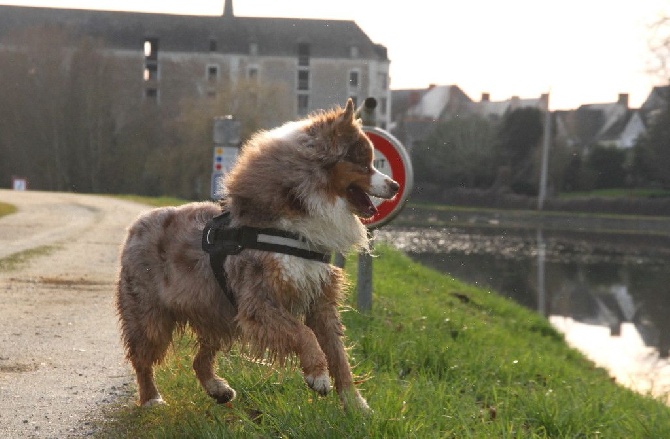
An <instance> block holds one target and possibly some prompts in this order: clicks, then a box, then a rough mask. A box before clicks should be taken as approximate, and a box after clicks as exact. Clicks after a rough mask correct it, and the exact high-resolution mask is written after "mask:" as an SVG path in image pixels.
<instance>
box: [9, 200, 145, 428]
mask: <svg viewBox="0 0 670 439" xmlns="http://www.w3.org/2000/svg"><path fill="white" fill-rule="evenodd" d="M0 201H3V202H6V203H10V204H14V205H15V206H17V207H18V208H19V211H18V212H17V213H15V214H13V215H8V216H5V217H2V218H0V259H3V258H7V257H8V256H9V257H10V256H11V255H12V254H15V253H17V252H21V251H25V250H29V249H39V248H40V247H42V246H50V247H49V250H48V251H46V252H41V254H40V252H37V253H38V254H37V255H36V256H32V257H30V258H29V259H28V260H27V261H26V262H24V263H21V264H19V265H18V266H16V267H14V268H10V269H6V268H5V269H3V268H1V267H0V437H2V438H26V437H40V438H43V437H46V438H63V437H81V436H86V435H90V434H92V433H94V432H95V429H96V423H95V422H91V421H94V420H95V419H96V414H97V413H100V411H101V409H102V406H104V405H105V404H109V403H112V402H115V401H117V400H118V399H119V398H129V397H132V396H131V395H132V393H133V389H134V386H133V385H132V384H131V383H132V377H131V375H130V368H129V366H128V365H127V364H126V363H125V362H124V361H123V352H122V348H121V344H120V341H119V335H118V327H117V319H116V315H115V313H114V306H113V292H114V282H115V275H116V270H117V258H118V249H119V245H120V244H121V241H122V240H123V237H124V231H125V228H126V227H127V226H128V224H130V222H131V221H132V220H133V219H134V218H135V217H136V216H137V215H138V214H139V213H140V212H141V211H143V210H146V209H147V207H146V206H142V205H139V204H135V203H131V202H126V201H121V200H117V199H114V198H107V197H96V196H88V195H77V194H64V193H53V192H12V191H7V190H0Z"/></svg>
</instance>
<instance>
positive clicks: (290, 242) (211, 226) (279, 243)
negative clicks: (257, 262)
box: [202, 211, 330, 309]
mask: <svg viewBox="0 0 670 439" xmlns="http://www.w3.org/2000/svg"><path fill="white" fill-rule="evenodd" d="M230 220H231V218H230V212H229V211H224V212H223V213H222V214H221V215H219V216H217V217H214V218H212V219H211V220H210V221H209V222H207V224H206V225H205V229H204V230H203V231H202V249H203V250H204V251H205V252H206V253H208V254H209V263H210V265H211V266H212V271H213V272H214V276H215V277H216V280H217V282H218V283H219V285H220V286H221V289H222V290H223V292H224V293H225V294H226V297H227V298H228V300H229V301H230V304H231V305H232V306H233V308H235V309H237V303H236V300H235V296H234V295H233V292H232V291H231V290H230V287H229V286H228V277H227V276H226V271H225V270H224V268H223V263H224V262H225V260H226V257H227V256H229V255H236V254H238V253H240V252H241V251H242V250H244V249H253V250H263V251H267V252H274V253H283V254H286V255H291V256H298V257H300V258H303V259H309V260H311V261H319V262H323V263H329V262H330V254H328V253H320V252H317V251H314V250H311V247H312V246H311V245H310V243H309V242H308V241H307V240H306V239H305V238H304V237H303V236H302V235H300V234H298V233H292V232H287V231H285V230H280V229H272V228H258V227H248V226H242V227H230Z"/></svg>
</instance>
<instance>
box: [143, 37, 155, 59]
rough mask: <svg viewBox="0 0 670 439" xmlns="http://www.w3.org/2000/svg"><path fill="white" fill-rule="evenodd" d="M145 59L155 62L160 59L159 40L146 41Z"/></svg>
mask: <svg viewBox="0 0 670 439" xmlns="http://www.w3.org/2000/svg"><path fill="white" fill-rule="evenodd" d="M144 58H145V59H146V60H153V61H155V60H157V59H158V38H145V39H144Z"/></svg>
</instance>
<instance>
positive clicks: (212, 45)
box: [209, 38, 217, 52]
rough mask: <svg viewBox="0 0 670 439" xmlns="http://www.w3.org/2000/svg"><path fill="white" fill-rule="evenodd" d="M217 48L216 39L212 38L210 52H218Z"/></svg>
mask: <svg viewBox="0 0 670 439" xmlns="http://www.w3.org/2000/svg"><path fill="white" fill-rule="evenodd" d="M216 46H217V44H216V40H215V39H214V38H211V39H210V40H209V51H210V52H216Z"/></svg>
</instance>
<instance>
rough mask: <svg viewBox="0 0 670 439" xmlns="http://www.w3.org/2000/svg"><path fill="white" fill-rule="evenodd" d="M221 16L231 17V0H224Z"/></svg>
mask: <svg viewBox="0 0 670 439" xmlns="http://www.w3.org/2000/svg"><path fill="white" fill-rule="evenodd" d="M223 16H224V17H233V16H234V15H233V0H226V3H225V4H224V6H223Z"/></svg>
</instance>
